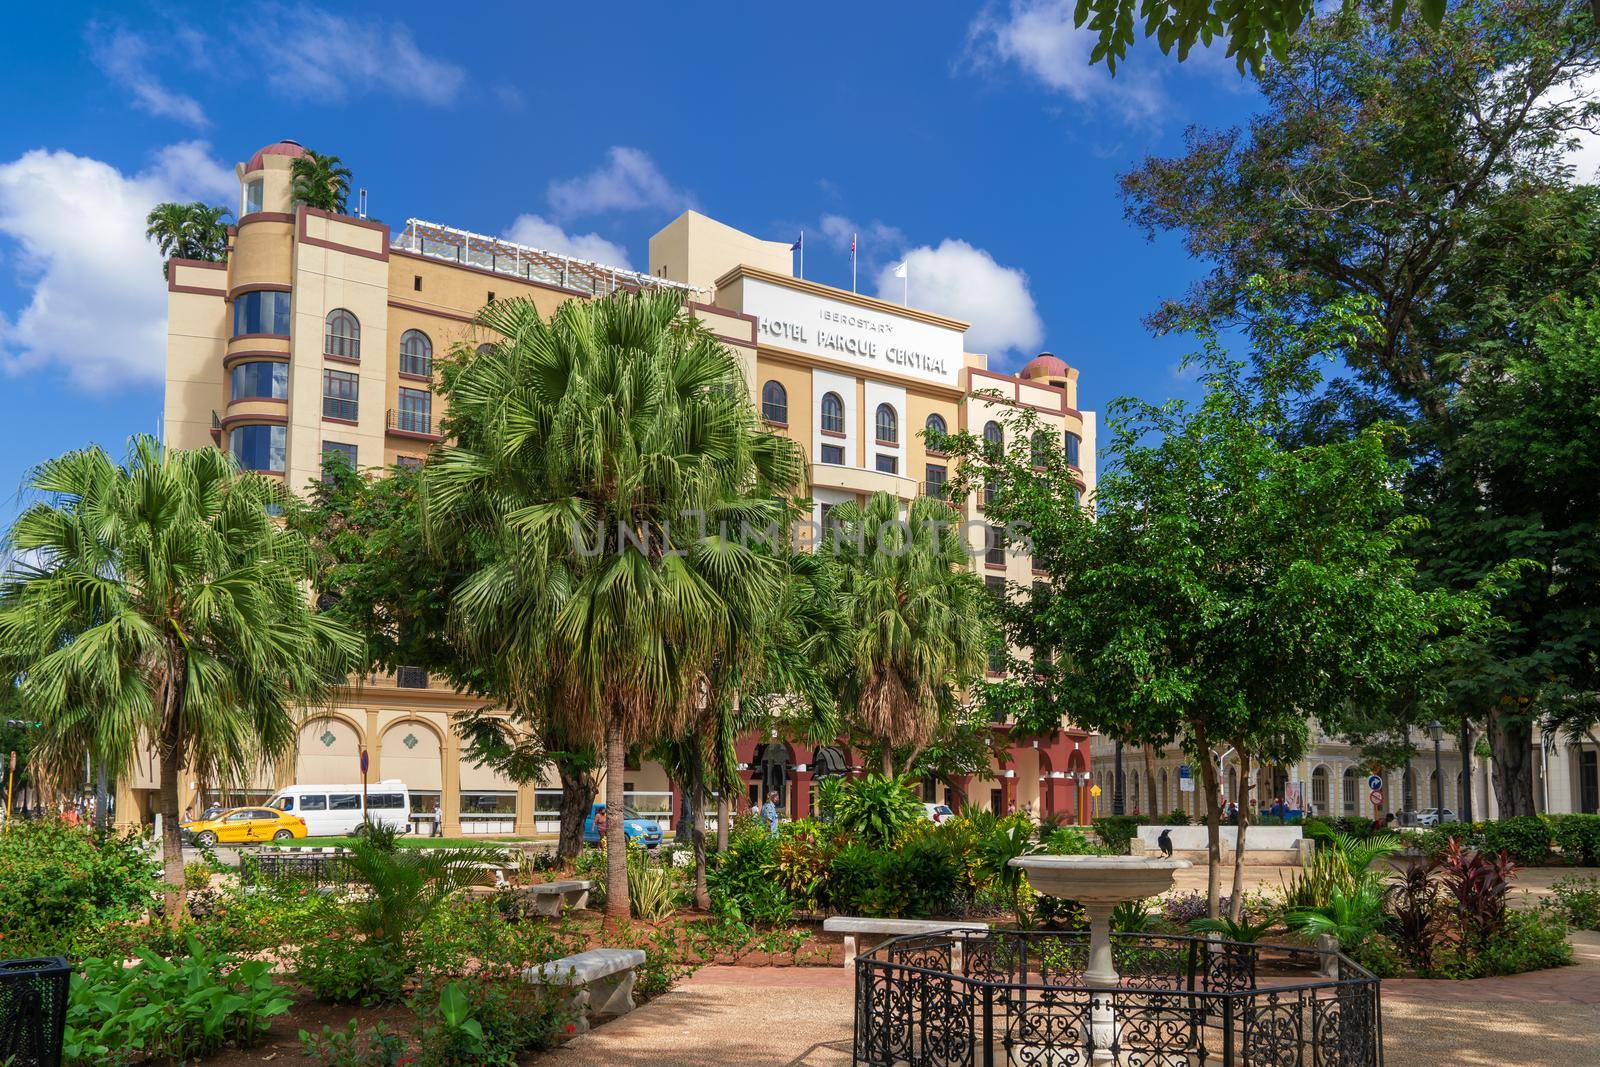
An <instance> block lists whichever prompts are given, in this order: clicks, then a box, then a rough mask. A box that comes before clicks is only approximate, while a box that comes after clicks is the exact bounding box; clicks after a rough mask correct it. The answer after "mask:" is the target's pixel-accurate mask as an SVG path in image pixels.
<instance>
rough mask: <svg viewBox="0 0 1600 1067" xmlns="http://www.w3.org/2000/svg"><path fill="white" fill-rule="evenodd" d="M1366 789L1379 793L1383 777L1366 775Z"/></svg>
mask: <svg viewBox="0 0 1600 1067" xmlns="http://www.w3.org/2000/svg"><path fill="white" fill-rule="evenodd" d="M1367 788H1368V789H1370V790H1372V791H1373V792H1374V793H1376V792H1379V791H1380V790H1382V789H1383V775H1381V774H1369V775H1367Z"/></svg>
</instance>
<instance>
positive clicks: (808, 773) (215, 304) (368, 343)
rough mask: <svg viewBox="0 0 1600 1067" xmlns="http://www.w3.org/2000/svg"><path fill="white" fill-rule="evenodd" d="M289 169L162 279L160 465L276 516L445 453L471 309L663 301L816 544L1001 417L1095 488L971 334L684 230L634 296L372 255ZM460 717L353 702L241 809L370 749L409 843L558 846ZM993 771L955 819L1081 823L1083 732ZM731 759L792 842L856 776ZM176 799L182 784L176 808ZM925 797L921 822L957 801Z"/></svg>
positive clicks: (422, 251)
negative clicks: (229, 470)
mask: <svg viewBox="0 0 1600 1067" xmlns="http://www.w3.org/2000/svg"><path fill="white" fill-rule="evenodd" d="M303 151H304V150H303V149H302V148H301V147H300V146H299V145H298V144H296V143H294V142H292V141H282V142H279V143H277V144H273V145H269V146H267V147H265V148H263V149H261V150H260V151H259V152H257V153H255V155H254V156H252V157H251V159H250V160H249V162H248V163H244V164H240V165H239V166H238V168H237V172H238V176H239V182H240V211H239V221H238V225H237V228H236V232H235V234H234V236H233V239H232V242H231V244H230V247H229V252H228V255H227V257H226V259H225V261H224V262H220V263H209V262H197V261H191V260H174V261H173V262H172V264H171V266H170V270H169V275H168V291H169V295H168V349H167V379H166V403H165V414H164V421H163V426H164V430H165V435H166V441H167V443H168V444H169V445H172V446H174V447H179V448H198V447H211V446H214V447H218V448H224V449H227V450H228V451H230V452H231V453H232V454H233V455H234V456H236V457H237V458H238V460H239V462H240V463H241V465H243V466H244V467H246V468H249V469H252V470H257V471H261V472H263V473H267V474H272V475H276V476H279V477H282V478H284V479H285V480H286V481H287V483H288V484H289V485H290V486H291V487H293V488H295V489H297V490H301V489H304V487H306V486H307V485H309V484H310V483H311V482H312V481H313V480H314V479H316V478H318V477H319V476H320V469H321V461H322V456H323V454H324V453H326V452H330V451H338V452H341V453H343V454H345V455H346V456H348V457H349V458H350V459H351V460H352V461H353V462H354V463H355V464H356V465H358V466H360V467H370V468H382V467H385V466H389V465H393V464H412V463H422V462H424V461H425V460H426V458H427V454H428V451H429V449H430V448H431V447H432V446H433V445H434V444H436V443H437V442H438V441H439V440H440V436H439V432H438V428H439V421H440V417H441V416H442V415H443V407H442V405H443V400H442V398H441V397H439V396H437V395H435V392H434V386H435V383H436V380H437V379H436V374H435V370H436V365H437V361H438V360H439V359H441V358H442V357H443V356H444V355H445V354H446V353H448V352H449V351H450V350H451V349H452V348H453V347H454V346H455V345H457V344H458V343H462V342H465V343H467V344H480V343H485V342H487V341H490V340H492V338H489V337H487V336H482V335H481V331H480V330H479V328H478V327H476V326H474V324H473V323H474V315H475V313H476V312H477V311H478V310H479V309H480V308H481V307H483V306H484V305H485V304H486V303H488V302H490V301H494V300H505V299H509V298H512V297H522V298H526V299H528V300H531V301H533V302H534V304H535V305H536V306H537V307H538V308H539V309H540V310H541V311H542V312H544V313H549V312H551V311H553V310H554V309H555V308H556V307H558V306H559V305H560V304H561V303H563V302H564V301H567V300H573V299H580V300H581V299H590V298H593V297H596V296H602V295H605V294H607V293H611V292H614V291H616V290H618V289H641V288H663V289H669V290H671V291H674V292H677V293H680V294H681V295H682V297H683V300H684V303H685V306H686V308H687V309H688V310H689V312H690V313H692V314H694V315H695V316H696V317H697V318H698V319H699V320H700V321H702V322H703V323H704V324H705V325H706V326H707V327H708V328H709V329H710V330H711V331H712V332H713V333H715V334H716V336H718V337H719V338H720V339H721V340H722V341H723V342H724V343H725V344H726V345H727V346H728V349H729V350H730V352H732V353H733V354H734V355H735V356H736V357H737V359H738V360H739V363H740V366H741V367H742V368H743V370H744V373H745V376H746V378H747V380H748V383H749V387H750V393H751V396H752V398H753V399H754V401H755V402H756V403H757V404H758V405H759V408H760V413H761V417H762V418H763V419H764V420H765V421H766V423H767V424H768V425H769V426H771V427H772V428H774V429H775V430H777V431H778V432H780V433H783V434H785V435H787V436H788V437H790V438H792V439H793V440H794V441H795V442H797V443H798V444H799V445H800V446H801V447H802V448H803V449H804V451H805V453H806V455H807V457H808V458H809V460H810V464H809V481H810V486H809V489H810V495H811V498H812V500H813V501H814V506H815V509H816V510H815V513H814V516H813V518H814V521H815V522H816V523H817V525H818V526H819V527H820V526H822V525H823V524H824V523H825V522H826V518H827V511H828V509H829V508H831V507H832V506H834V505H836V504H839V503H842V502H845V501H850V500H860V499H863V498H864V497H865V496H866V495H867V494H870V493H874V492H878V491H884V492H888V493H891V494H893V495H894V496H896V497H899V498H900V499H902V500H907V501H909V500H911V499H912V498H914V497H916V496H918V495H919V494H925V493H929V494H939V495H944V494H945V492H946V489H945V485H946V482H947V481H948V479H949V478H950V477H951V475H952V473H953V471H952V468H951V461H950V460H949V458H948V457H946V456H944V455H942V454H940V453H938V452H935V451H932V450H930V449H929V448H928V447H927V441H926V438H925V437H924V431H925V430H926V429H930V428H931V429H935V430H941V431H943V430H948V431H949V432H957V431H961V430H970V431H971V432H973V433H981V434H986V435H989V436H991V437H992V436H994V435H996V434H999V433H1000V432H1001V425H1002V423H1001V417H1002V415H1003V414H1004V412H1005V411H1006V410H1007V409H1014V408H1028V409H1031V410H1032V411H1033V412H1035V413H1036V414H1037V416H1038V418H1039V420H1040V424H1041V425H1042V426H1043V427H1045V428H1046V429H1047V431H1048V442H1049V446H1050V447H1059V448H1061V449H1063V450H1064V452H1065V457H1066V459H1067V462H1068V463H1069V464H1070V465H1071V466H1072V467H1073V468H1074V470H1075V471H1076V472H1077V473H1078V474H1079V476H1080V479H1081V489H1082V491H1083V492H1084V493H1088V492H1091V491H1092V490H1093V488H1094V478H1095V464H1094V456H1095V418H1094V413H1093V412H1083V411H1080V410H1079V409H1078V404H1077V389H1078V372H1077V370H1075V369H1074V368H1072V367H1069V366H1068V365H1067V364H1066V363H1065V362H1064V361H1063V360H1061V359H1059V358H1057V357H1055V356H1053V355H1050V354H1048V353H1047V354H1042V355H1040V356H1038V357H1037V358H1035V359H1033V360H1031V361H1030V362H1028V363H1027V365H1026V366H1025V367H1024V368H1023V369H1022V371H1021V373H1020V374H1015V375H1013V374H1005V373H1001V372H999V371H996V370H991V369H990V368H989V366H988V359H987V357H986V356H985V355H983V354H980V353H972V352H968V351H967V349H966V343H965V334H966V330H967V323H964V322H961V321H959V320H957V319H954V318H951V317H950V316H948V315H944V314H940V313H938V312H937V311H936V310H923V309H918V308H911V307H905V306H902V305H899V304H894V303H888V302H885V301H882V300H877V299H874V298H872V297H868V296H863V295H859V294H856V293H852V292H846V291H844V290H840V289H835V288H832V287H830V286H826V285H821V284H818V283H816V282H814V281H809V280H806V279H803V278H799V277H796V276H795V274H794V269H793V263H792V256H791V252H790V247H789V244H788V243H787V242H781V241H766V240H761V239H759V238H756V237H752V236H750V235H749V234H745V233H742V232H740V231H739V230H736V229H734V228H733V227H731V226H727V225H724V224H723V223H720V222H717V221H715V220H713V219H710V218H707V217H706V216H704V215H700V214H698V213H695V212H692V211H691V212H685V213H684V214H683V215H681V216H679V217H678V218H676V219H674V220H673V221H672V222H670V223H668V224H667V225H666V226H665V227H664V228H663V229H662V230H660V231H659V232H658V233H656V234H655V236H654V237H652V238H651V239H650V250H649V258H650V264H649V267H650V269H649V273H635V272H632V271H629V270H625V269H620V268H612V267H609V266H605V265H601V264H595V263H589V262H584V261H581V260H576V259H572V258H569V257H566V256H561V255H556V254H553V253H550V252H547V251H543V250H540V249H536V248H530V247H527V246H523V245H517V244H514V243H511V242H508V241H505V240H502V239H499V238H494V237H487V236H483V235H480V234H474V233H468V232H466V231H463V230H458V229H454V228H451V227H448V226H443V225H438V224H434V223H428V222H423V221H420V220H417V219H410V220H407V222H406V223H405V224H404V225H403V226H402V227H400V228H399V229H392V228H391V227H390V226H389V225H387V224H385V223H382V222H378V221H374V220H370V219H364V218H356V217H351V216H345V215H335V214H330V213H328V212H324V211H319V210H316V209H312V208H308V207H306V206H304V205H303V204H296V203H294V202H292V199H291V194H290V168H291V164H292V161H293V160H294V159H295V158H296V157H297V156H299V155H300V154H302V153H303ZM1041 440H1042V438H1041ZM954 503H956V504H957V505H958V507H960V508H961V509H962V511H963V513H964V515H965V517H966V518H967V519H968V520H970V521H969V524H968V529H969V531H970V533H969V536H970V538H971V541H972V548H973V566H974V567H975V569H977V570H979V571H981V573H982V574H983V575H984V577H985V579H986V580H987V581H988V582H989V584H990V585H991V587H995V588H998V589H1004V588H1005V585H1006V583H1008V582H1009V583H1011V584H1012V585H1014V586H1027V585H1028V584H1029V583H1031V581H1032V580H1033V576H1032V571H1031V567H1030V563H1029V561H1028V559H1027V558H1026V557H1024V556H1020V555H1015V554H1012V553H1011V552H1009V551H1007V550H1006V549H1004V548H1003V547H1000V546H999V545H996V544H993V543H992V539H990V538H988V537H986V533H985V528H984V526H983V523H982V501H981V499H979V496H978V494H974V495H972V496H971V497H969V498H968V499H966V500H964V501H954ZM471 704H472V701H470V700H469V699H468V698H464V697H462V696H460V695H458V694H456V693H454V692H453V691H451V690H450V689H449V688H448V687H447V686H442V685H438V684H435V683H433V682H431V681H430V679H429V678H428V677H427V675H426V673H425V672H423V671H421V670H415V669H402V670H400V671H399V672H397V673H396V674H394V675H385V676H377V677H370V678H367V679H365V682H364V684H363V685H361V686H359V687H352V688H351V690H350V691H349V692H348V694H347V695H346V696H345V697H344V698H343V700H342V701H341V703H340V704H339V705H338V706H336V707H334V708H332V709H329V710H318V711H316V712H313V713H308V717H307V719H306V721H305V722H304V724H303V726H302V728H301V732H300V745H299V752H298V755H297V757H296V759H295V761H294V764H293V765H292V766H286V767H284V768H282V769H281V770H280V771H279V773H278V775H277V777H276V778H274V779H272V780H262V781H257V782H254V783H250V790H249V795H250V796H251V797H252V798H255V797H260V796H261V795H262V794H264V793H266V792H268V791H270V790H271V789H273V788H274V787H276V786H278V785H281V784H285V783H288V782H292V781H294V782H303V783H311V782H316V783H339V782H351V781H355V780H358V779H359V772H358V769H357V768H358V758H359V757H358V753H359V751H360V750H361V749H362V748H363V747H365V748H366V749H367V750H368V753H369V758H370V773H369V777H370V778H371V779H372V780H374V781H376V780H379V779H384V778H399V779H403V780H404V781H405V782H406V783H407V785H408V786H409V787H410V789H411V792H412V796H413V798H414V808H415V810H414V812H413V816H414V817H413V821H414V823H416V825H417V828H418V829H419V830H421V831H423V832H437V833H443V834H449V835H455V834H462V833H513V832H514V833H532V832H535V831H536V830H544V829H553V828H554V824H555V809H556V798H557V796H558V795H559V793H558V790H556V789H555V783H554V782H551V783H550V788H542V787H522V788H519V787H517V786H516V785H515V784H513V783H511V782H509V781H507V780H505V779H503V778H501V777H500V776H499V775H497V774H495V773H494V772H493V771H492V770H489V769H488V768H484V767H480V766H475V765H473V764H471V763H469V762H467V761H465V760H464V759H463V758H462V755H461V751H460V744H459V742H458V740H457V738H456V737H455V735H454V733H453V732H452V731H451V729H450V724H449V717H450V714H451V712H452V711H456V710H460V709H462V708H465V707H468V706H471ZM993 747H994V758H993V761H992V766H991V768H990V769H989V771H988V773H987V774H986V775H984V776H982V777H980V778H976V779H974V780H970V781H966V782H958V783H956V784H957V786H958V787H959V788H960V791H961V793H962V794H964V795H965V797H966V799H967V800H968V802H970V803H976V804H980V805H983V806H992V807H994V808H997V809H1001V810H1009V809H1012V808H1015V807H1025V808H1027V809H1028V810H1030V811H1033V812H1034V813H1035V814H1047V813H1060V814H1063V815H1065V816H1067V817H1068V818H1075V819H1076V818H1082V817H1084V816H1085V815H1086V814H1087V812H1088V803H1087V800H1088V796H1087V794H1088V790H1087V788H1086V784H1087V780H1088V774H1089V755H1090V753H1089V738H1088V735H1087V734H1086V733H1085V732H1083V731H1081V730H1077V729H1074V728H1073V727H1072V726H1071V725H1070V724H1069V723H1065V722H1064V723H1062V725H1061V728H1060V729H1058V730H1054V731H1051V732H1050V733H1049V734H1048V735H1046V736H1042V737H1037V738H1029V739H1027V740H1025V741H1012V740H1010V739H1009V736H1008V734H1007V733H1006V732H1005V730H1004V724H996V730H995V734H994V745H993ZM739 758H740V761H741V772H742V773H743V774H744V775H745V776H746V778H747V781H748V784H749V792H750V795H751V796H752V797H754V796H757V795H759V794H760V793H762V792H763V791H765V790H767V789H776V790H778V791H779V792H780V794H781V795H782V797H783V803H784V806H785V808H786V809H787V810H788V812H789V814H790V815H792V816H794V817H801V816H804V815H806V814H807V813H808V812H809V810H810V806H811V798H812V788H813V783H814V782H815V780H816V779H817V778H818V777H820V776H823V775H828V774H841V773H851V772H852V771H855V770H857V769H859V765H860V762H861V760H860V756H859V754H857V753H852V752H850V751H849V750H848V749H846V748H845V747H844V746H842V745H825V746H821V747H816V748H813V747H801V746H799V745H797V744H791V743H789V742H788V741H786V740H784V739H782V738H772V737H762V738H757V737H750V738H746V739H744V740H743V741H742V742H741V743H740V746H739ZM153 773H154V772H153V769H151V768H141V769H140V770H139V771H138V773H136V774H135V775H134V776H133V780H132V781H130V782H127V783H125V784H124V786H123V787H122V791H121V792H122V795H121V796H120V797H119V804H118V811H119V814H121V816H122V817H123V818H124V819H131V818H133V817H135V815H136V814H137V815H142V814H143V813H147V812H148V811H150V810H151V808H150V805H151V802H152V799H153V788H154V785H155V782H154V779H153ZM196 787H197V783H195V782H184V783H182V790H181V792H182V793H183V794H184V803H185V804H187V803H188V800H189V797H190V795H191V794H192V792H193V790H194V789H196ZM937 789H938V794H939V795H938V796H937V797H930V798H929V799H938V800H955V799H957V798H956V797H952V796H948V795H947V792H948V787H946V786H943V785H941V786H939V787H937ZM627 790H628V792H629V793H630V794H631V797H632V802H633V804H634V806H636V807H637V808H639V809H640V810H641V811H646V812H660V813H661V814H662V815H663V816H664V817H666V816H667V813H668V812H675V811H676V810H677V807H678V805H677V804H676V803H675V800H676V795H675V787H674V784H673V783H672V782H670V781H669V780H668V778H667V776H666V774H665V773H664V772H663V771H662V770H661V768H660V767H659V766H657V765H655V764H653V763H650V762H648V761H646V762H644V763H642V764H641V765H640V766H638V767H637V768H630V772H629V776H628V781H627Z"/></svg>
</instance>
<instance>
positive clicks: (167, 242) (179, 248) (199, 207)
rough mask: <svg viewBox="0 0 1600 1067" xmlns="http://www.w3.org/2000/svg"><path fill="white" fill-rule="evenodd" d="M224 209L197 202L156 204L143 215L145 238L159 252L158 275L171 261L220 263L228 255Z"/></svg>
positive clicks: (226, 215)
mask: <svg viewBox="0 0 1600 1067" xmlns="http://www.w3.org/2000/svg"><path fill="white" fill-rule="evenodd" d="M231 214H233V213H232V212H231V211H229V210H228V209H227V208H225V207H211V206H209V205H207V204H204V203H202V202H200V201H199V200H196V201H194V202H193V203H188V204H178V203H171V202H169V203H164V204H157V205H156V206H155V207H153V208H151V209H150V214H149V215H147V216H145V220H144V221H145V231H144V235H145V237H147V238H149V239H150V240H152V241H154V242H155V243H156V246H157V247H158V248H160V249H161V256H162V259H163V260H164V262H163V263H162V264H161V276H162V277H163V278H164V277H166V276H167V271H168V270H169V269H170V264H171V261H172V260H174V259H201V260H205V261H206V262H208V263H220V262H222V260H223V259H224V258H225V257H226V256H227V254H228V216H229V215H231Z"/></svg>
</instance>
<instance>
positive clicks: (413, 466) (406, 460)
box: [394, 456, 422, 471]
mask: <svg viewBox="0 0 1600 1067" xmlns="http://www.w3.org/2000/svg"><path fill="white" fill-rule="evenodd" d="M394 465H395V466H396V467H399V468H400V469H401V470H403V471H414V470H417V469H419V468H420V467H421V466H422V460H420V459H418V458H417V457H416V456H396V457H394Z"/></svg>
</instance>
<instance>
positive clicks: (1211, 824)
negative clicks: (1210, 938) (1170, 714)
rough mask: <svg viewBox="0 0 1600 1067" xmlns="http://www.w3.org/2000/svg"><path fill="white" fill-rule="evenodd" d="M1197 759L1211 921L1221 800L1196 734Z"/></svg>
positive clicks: (1217, 892)
mask: <svg viewBox="0 0 1600 1067" xmlns="http://www.w3.org/2000/svg"><path fill="white" fill-rule="evenodd" d="M1195 741H1196V746H1195V747H1196V748H1197V750H1198V753H1199V757H1200V787H1201V788H1202V789H1204V790H1205V793H1206V916H1207V917H1208V918H1212V919H1215V918H1216V917H1217V914H1218V901H1219V898H1220V897H1221V895H1222V872H1221V867H1222V797H1221V796H1220V795H1219V794H1218V791H1217V790H1218V783H1217V765H1216V764H1215V763H1214V762H1212V760H1213V754H1212V752H1211V747H1210V746H1209V745H1207V744H1206V742H1205V736H1204V735H1203V734H1200V735H1196V737H1195Z"/></svg>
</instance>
